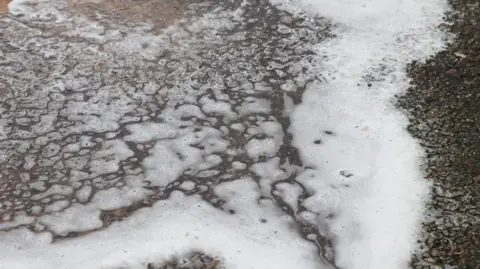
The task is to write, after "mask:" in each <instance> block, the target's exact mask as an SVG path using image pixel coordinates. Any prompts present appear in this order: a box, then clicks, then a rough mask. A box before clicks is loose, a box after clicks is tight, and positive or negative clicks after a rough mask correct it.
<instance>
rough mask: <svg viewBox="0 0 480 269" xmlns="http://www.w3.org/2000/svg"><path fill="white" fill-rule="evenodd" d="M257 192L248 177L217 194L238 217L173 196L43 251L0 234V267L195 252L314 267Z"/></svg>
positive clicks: (247, 263)
mask: <svg viewBox="0 0 480 269" xmlns="http://www.w3.org/2000/svg"><path fill="white" fill-rule="evenodd" d="M256 188H257V187H256V183H255V182H254V181H253V180H252V179H249V178H244V179H241V180H237V181H234V182H228V183H224V184H221V185H219V186H217V187H216V188H215V192H216V193H218V194H219V195H220V196H221V197H222V198H225V199H226V200H227V201H229V202H228V206H230V207H233V208H235V209H236V210H237V211H238V212H242V214H235V215H231V214H229V213H227V212H223V211H219V210H217V209H214V208H213V207H212V206H211V205H209V204H207V203H206V202H203V201H202V200H201V199H200V198H199V197H198V196H190V197H187V196H185V195H183V194H182V193H179V192H174V193H173V194H172V197H171V198H170V199H169V200H167V201H160V202H157V203H156V204H155V205H154V206H153V207H152V208H148V209H141V210H139V211H137V212H136V213H134V215H133V216H132V217H130V218H128V219H127V220H124V221H122V222H120V223H114V224H113V225H112V226H111V227H110V228H109V229H107V230H104V231H99V232H95V233H93V234H88V235H85V236H83V237H81V238H77V239H75V240H65V241H62V242H58V243H56V244H53V245H50V246H49V247H48V249H44V248H43V247H44V245H45V244H48V243H49V241H50V240H49V238H48V235H45V234H40V235H33V234H32V233H31V232H28V231H16V232H15V234H9V235H8V236H7V235H6V233H5V232H0V248H1V249H2V252H1V253H0V260H1V261H2V265H3V266H6V268H15V269H23V268H25V269H26V268H31V266H32V265H33V264H34V265H35V268H36V269H51V268H57V267H58V266H61V267H62V268H69V269H81V268H104V269H113V268H130V269H137V268H138V269H144V268H146V263H147V262H161V261H162V260H164V259H168V258H169V257H170V256H171V255H183V254H186V253H187V252H188V251H191V250H192V249H193V250H196V249H198V250H202V251H205V252H206V253H208V254H210V255H212V256H214V257H218V258H219V259H221V261H222V263H223V264H224V265H225V267H226V268H231V269H236V268H238V269H241V268H252V269H256V268H258V269H260V268H261V269H264V268H279V269H291V268H316V264H318V262H319V260H318V257H317V256H316V253H315V247H314V246H313V245H312V244H310V243H308V242H306V241H304V240H303V239H300V237H298V236H297V235H296V231H295V230H292V229H291V228H290V226H289V223H290V222H291V220H289V219H288V218H282V216H283V213H282V212H281V211H280V210H279V209H278V208H276V206H275V205H273V204H272V203H268V202H267V203H261V204H258V198H259V195H260V194H259V192H258V190H256ZM262 219H263V220H266V221H267V222H266V223H264V222H263V221H262ZM45 236H47V237H46V238H45ZM15 238H16V241H14V239H15ZM12 242H14V244H12ZM21 242H22V243H21ZM139 250H140V251H139Z"/></svg>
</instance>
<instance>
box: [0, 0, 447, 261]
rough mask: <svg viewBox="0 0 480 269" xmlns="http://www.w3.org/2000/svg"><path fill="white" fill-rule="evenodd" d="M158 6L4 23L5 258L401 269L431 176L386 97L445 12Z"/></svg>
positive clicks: (41, 5) (41, 7)
mask: <svg viewBox="0 0 480 269" xmlns="http://www.w3.org/2000/svg"><path fill="white" fill-rule="evenodd" d="M150 2H151V1H145V2H142V3H141V4H139V5H138V6H135V7H132V9H130V10H125V9H122V8H120V7H126V6H128V5H130V4H131V3H130V2H129V1H74V2H73V1H70V2H65V1H61V0H56V1H45V2H35V3H32V2H29V1H23V0H16V1H14V2H13V3H12V4H11V5H10V7H11V14H12V15H10V16H2V17H0V27H3V26H2V25H3V24H5V25H8V27H5V28H2V33H3V36H4V37H6V38H7V40H8V42H4V43H2V44H1V47H0V53H1V55H2V56H3V57H0V61H2V66H3V67H4V68H3V70H2V73H0V83H1V84H0V85H2V86H0V94H1V96H0V98H1V99H2V104H1V106H0V114H1V115H2V116H1V118H0V137H1V140H0V168H1V169H0V171H1V172H0V179H1V180H0V181H1V183H0V216H1V217H2V218H1V220H0V230H2V231H1V232H0V249H1V250H2V251H1V252H0V263H1V264H2V265H5V266H7V267H8V266H10V267H12V268H19V269H21V268H31V265H32V264H35V266H36V267H35V268H38V269H42V268H45V269H47V268H53V267H66V268H69V269H70V268H71V269H75V268H86V267H88V268H112V269H113V268H132V269H134V268H139V269H140V268H142V269H143V268H147V267H148V266H150V264H152V263H158V262H160V263H161V262H162V261H166V260H168V259H169V258H170V257H171V256H176V257H178V256H182V255H188V253H191V252H192V251H200V252H204V253H207V254H208V255H209V256H212V257H214V258H215V259H217V260H219V261H220V262H221V264H222V266H225V268H279V269H281V268H285V269H289V268H298V267H299V268H322V269H323V268H334V267H335V264H336V265H337V266H339V267H341V268H372V269H377V268H378V269H380V268H382V269H383V268H392V269H399V268H404V267H403V266H404V265H405V264H406V263H407V262H408V255H409V253H410V252H411V251H412V250H413V246H414V244H413V243H412V242H413V238H414V235H415V231H416V228H417V225H418V220H419V214H420V211H421V209H422V208H421V204H422V201H423V200H422V199H423V197H424V196H425V193H426V191H427V185H426V184H425V183H424V182H423V181H421V173H420V172H419V167H418V158H419V157H420V155H421V151H420V149H419V148H418V147H417V145H416V144H415V143H414V142H413V141H412V140H411V139H410V138H409V137H408V135H407V134H406V133H405V132H404V130H403V129H402V128H403V126H404V124H405V120H404V119H403V117H401V115H399V114H397V113H396V112H395V111H394V109H393V108H392V107H391V106H390V104H389V99H390V98H391V97H392V96H393V94H395V93H398V92H399V91H400V90H402V88H404V87H405V86H406V85H407V80H406V78H405V72H404V67H405V64H406V63H407V62H408V61H409V60H410V59H413V57H411V56H410V55H414V54H415V53H418V52H422V54H421V55H418V56H419V57H420V56H426V55H427V54H428V52H429V51H427V50H424V46H427V45H431V47H433V48H438V47H440V45H441V43H440V42H438V40H439V39H438V37H440V36H441V35H440V34H439V33H438V32H435V31H434V30H432V29H433V26H434V24H435V23H437V22H438V21H439V19H438V17H437V16H438V15H439V13H441V12H443V7H444V6H443V5H442V4H436V2H435V1H427V2H425V3H414V2H407V3H400V2H397V1H395V0H391V1H388V2H391V3H390V4H389V5H387V6H385V5H384V4H382V3H378V6H377V7H376V8H380V9H382V8H387V7H388V8H391V7H394V10H396V11H395V12H398V13H399V14H401V16H400V18H401V19H402V20H403V21H402V20H400V21H395V20H393V17H394V16H393V15H392V14H391V13H389V12H387V13H383V12H376V10H377V9H376V8H374V7H373V6H370V5H374V4H376V3H374V2H371V1H370V2H369V3H365V6H367V8H365V9H361V8H358V7H357V6H356V5H357V2H356V3H350V2H348V1H336V2H335V3H334V4H333V3H322V5H325V9H318V13H316V10H317V4H319V3H320V2H324V1H320V2H318V3H317V2H311V3H308V2H305V1H303V2H301V3H298V2H282V3H278V4H279V6H274V5H272V4H271V3H269V2H267V1H254V0H252V1H250V0H248V1H220V2H219V1H212V2H209V1H205V2H189V3H184V2H179V3H178V5H180V6H179V9H180V10H175V11H172V13H171V14H168V16H167V17H163V18H162V19H161V20H160V19H158V20H157V19H155V18H154V17H152V16H150V15H151V14H152V13H151V12H154V11H155V10H156V8H157V9H158V8H160V7H162V8H166V9H167V11H168V9H170V8H172V7H174V6H172V3H170V2H169V1H165V2H161V3H160V2H159V3H156V4H155V5H158V6H154V7H152V9H151V10H148V3H150ZM338 5H340V7H342V10H348V8H355V10H356V11H355V12H356V13H358V14H356V18H355V20H351V21H350V20H349V19H348V16H344V15H343V13H342V14H336V13H335V12H336V10H337V8H338V7H339V6H338ZM422 5H423V6H422ZM112 6H114V7H118V9H117V10H116V11H114V12H113V11H111V8H110V7H112ZM97 7H108V8H103V9H102V8H97ZM279 7H281V8H279ZM305 7H310V8H308V12H307V11H304V10H303V9H305V10H307V8H305ZM426 7H428V8H429V9H426ZM94 9H95V10H97V12H95V13H92V12H91V11H92V10H94ZM357 9H358V10H357ZM407 10H411V13H407V12H405V11H407ZM425 10H429V11H428V12H430V13H427V11H425ZM167 11H165V10H164V11H162V12H167ZM112 12H113V13H112ZM362 12H364V13H362ZM422 12H425V13H422ZM435 12H436V13H435ZM148 14H150V15H148ZM395 14H396V13H395ZM387 15H388V16H389V17H385V18H384V17H382V16H387ZM417 16H418V18H417ZM159 17H161V16H159ZM323 17H326V18H327V19H325V18H323ZM383 19H388V20H387V21H388V23H387V25H388V27H389V28H388V31H387V30H385V29H381V26H380V25H379V24H381V23H382V20H383ZM362 23H363V24H364V26H365V27H359V26H361V25H362ZM407 26H408V27H407ZM376 33H378V35H376ZM392 33H393V34H392ZM372 35H373V36H372ZM420 37H422V38H423V39H422V38H420ZM427 37H428V38H427ZM372 42H373V43H372ZM349 46H354V47H355V49H353V50H352V49H350V47H349ZM347 47H348V48H347ZM378 50H380V52H379V51H378ZM432 51H433V50H432ZM370 81H375V83H372V85H373V86H372V87H367V86H365V85H367V84H369V83H370ZM2 87H3V88H2ZM393 156H398V157H396V158H395V159H392V158H393ZM379 231H381V233H380V232H379ZM393 243H396V244H398V246H397V245H392V244H393ZM371 246H374V249H372V247H371ZM390 251H395V255H393V254H392V253H390Z"/></svg>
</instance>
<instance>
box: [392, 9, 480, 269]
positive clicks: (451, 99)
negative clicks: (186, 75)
mask: <svg viewBox="0 0 480 269" xmlns="http://www.w3.org/2000/svg"><path fill="white" fill-rule="evenodd" d="M450 4H451V5H452V7H453V9H454V12H453V13H452V14H449V15H448V18H449V22H450V23H451V25H449V24H445V25H442V26H441V27H444V28H445V29H446V30H451V31H452V32H453V33H454V34H455V35H456V38H455V40H454V42H453V43H452V44H451V45H449V46H448V48H447V49H446V50H445V51H443V52H441V53H439V54H437V55H436V56H435V57H433V58H432V59H431V60H428V61H427V62H426V63H414V64H412V65H411V66H410V70H409V72H410V75H411V77H412V78H413V82H412V87H411V89H410V90H409V91H408V93H407V94H406V95H405V96H404V97H402V98H401V99H400V106H402V107H404V108H407V109H408V111H409V112H410V113H411V126H410V131H411V133H412V134H414V135H415V136H416V137H417V138H419V139H420V140H421V141H422V145H423V146H424V147H425V148H426V150H427V153H428V156H427V168H426V169H427V175H428V178H429V179H430V180H431V181H433V182H434V189H433V193H432V198H433V200H432V202H431V203H430V205H429V214H428V216H427V217H428V219H427V221H426V222H425V224H424V232H425V238H424V239H423V240H422V241H421V242H422V248H423V250H422V251H421V252H420V253H419V254H418V255H416V256H415V258H414V260H413V266H414V268H458V269H478V268H480V19H479V18H480V2H479V1H477V0H452V1H450ZM449 266H452V267H449Z"/></svg>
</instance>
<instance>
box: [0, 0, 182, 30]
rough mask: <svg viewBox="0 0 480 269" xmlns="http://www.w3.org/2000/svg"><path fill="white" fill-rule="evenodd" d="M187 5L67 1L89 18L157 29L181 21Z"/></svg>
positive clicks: (177, 0) (146, 0)
mask: <svg viewBox="0 0 480 269" xmlns="http://www.w3.org/2000/svg"><path fill="white" fill-rule="evenodd" d="M0 1H5V0H0ZM189 4H191V1H190V0H68V7H69V9H70V10H71V11H73V12H77V13H80V14H84V15H86V16H89V17H93V16H95V13H102V15H107V16H112V17H116V18H119V19H121V20H123V21H127V22H131V23H140V22H149V23H153V24H154V26H155V27H158V28H164V27H166V26H168V25H170V24H172V23H173V22H174V21H176V20H178V19H181V18H182V17H183V16H184V13H185V11H186V9H187V7H188V6H189Z"/></svg>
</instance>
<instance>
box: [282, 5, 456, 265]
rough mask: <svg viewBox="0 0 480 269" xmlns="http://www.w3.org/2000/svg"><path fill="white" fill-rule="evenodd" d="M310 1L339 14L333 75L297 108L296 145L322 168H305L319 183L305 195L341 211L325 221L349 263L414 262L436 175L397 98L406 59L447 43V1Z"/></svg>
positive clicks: (341, 261) (319, 207)
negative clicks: (425, 167)
mask: <svg viewBox="0 0 480 269" xmlns="http://www.w3.org/2000/svg"><path fill="white" fill-rule="evenodd" d="M301 3H302V4H303V5H304V7H305V8H306V9H308V10H309V12H313V13H317V14H318V15H320V16H324V17H326V18H329V19H331V20H332V21H333V22H334V23H336V25H335V26H334V29H333V30H334V34H336V38H334V39H330V40H327V41H325V42H323V43H322V44H320V45H319V46H318V47H317V48H316V53H317V54H318V55H320V56H322V55H325V56H326V59H325V60H324V61H323V62H319V65H320V66H321V67H320V68H319V73H321V74H322V75H323V76H324V77H325V78H326V80H327V82H326V83H325V84H316V85H311V86H310V87H308V90H307V91H306V92H305V93H304V95H303V103H302V104H300V105H298V106H297V107H295V109H294V111H293V113H292V115H291V119H292V126H291V130H292V132H293V137H294V145H295V146H296V147H298V148H299V150H300V154H301V157H302V159H303V161H304V163H305V164H306V165H309V166H311V167H315V168H316V169H315V170H307V171H306V172H304V173H303V174H302V175H301V176H300V177H299V178H298V180H299V181H300V182H302V183H303V184H304V185H305V186H306V187H307V189H308V190H309V191H311V192H313V193H314V195H313V196H312V197H310V198H308V199H307V200H305V202H304V205H305V206H306V207H307V208H308V209H309V210H310V211H312V212H315V213H318V214H320V216H323V217H325V218H326V217H327V216H328V215H329V214H332V215H331V216H333V217H332V218H329V219H325V220H319V221H318V224H319V226H324V225H325V224H328V225H329V229H330V233H331V234H330V236H331V237H332V238H333V242H334V247H335V250H336V252H335V255H336V258H335V260H336V263H337V265H338V266H339V267H341V268H348V269H360V268H362V269H364V268H369V269H383V268H389V269H405V268H408V262H409V260H410V255H411V254H412V252H413V251H414V249H415V247H416V244H415V236H417V235H418V232H419V227H420V221H421V219H422V210H423V205H424V203H425V199H426V198H427V193H428V191H429V185H428V183H427V182H426V181H425V180H423V175H422V172H421V170H420V164H421V157H422V150H421V148H420V147H419V146H418V145H417V143H416V142H415V140H414V139H413V138H411V137H410V136H409V134H408V133H407V131H406V130H405V127H406V124H407V121H406V119H405V117H404V116H403V115H401V114H400V113H399V112H398V111H396V110H395V108H394V105H393V104H392V102H391V99H392V98H393V96H394V95H395V94H397V93H400V92H402V91H403V90H405V89H406V87H407V86H408V79H407V77H406V72H405V68H406V65H407V64H408V63H409V62H410V61H412V60H415V59H424V58H425V57H427V56H429V55H431V54H432V53H433V52H435V51H438V50H439V49H440V48H441V47H442V45H443V42H442V41H443V40H442V38H443V35H442V33H441V32H440V31H439V30H438V29H437V28H436V27H437V25H438V24H440V23H441V22H442V13H443V12H445V10H446V7H447V4H446V1H443V0H438V1H437V0H427V1H414V0H406V1H404V0H402V1H399V0H389V1H386V0H369V1H350V0H338V1H327V0H315V1H314V0H302V1H301ZM381 69H383V70H384V71H380V70H381ZM382 72H383V74H382ZM369 76H373V77H375V78H377V79H378V80H376V81H373V82H370V81H368V79H367V78H368V77H369ZM368 83H372V85H370V87H369V86H368ZM327 130H328V131H333V133H334V134H333V135H329V134H326V133H325V131H327ZM316 140H320V141H321V143H314V141H316ZM344 170H346V171H348V173H351V174H352V175H350V177H346V176H342V175H341V173H342V171H344ZM348 173H345V172H343V173H342V174H344V175H347V176H348Z"/></svg>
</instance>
